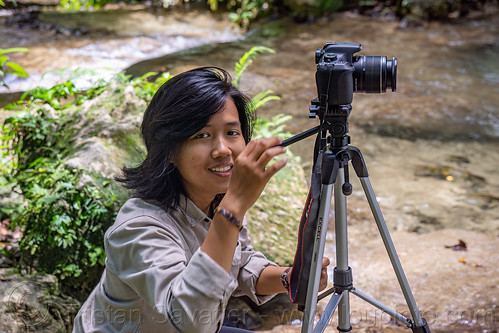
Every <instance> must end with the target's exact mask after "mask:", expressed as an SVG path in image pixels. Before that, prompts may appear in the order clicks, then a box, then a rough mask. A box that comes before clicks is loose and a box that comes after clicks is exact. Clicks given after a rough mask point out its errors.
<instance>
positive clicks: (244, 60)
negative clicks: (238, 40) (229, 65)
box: [232, 46, 275, 88]
mask: <svg viewBox="0 0 499 333" xmlns="http://www.w3.org/2000/svg"><path fill="white" fill-rule="evenodd" d="M263 52H269V53H273V54H275V51H274V50H273V49H271V48H269V47H265V46H253V47H252V48H251V49H250V50H249V51H248V52H246V53H244V54H243V56H242V57H241V58H240V59H239V61H238V62H236V65H235V68H234V69H235V71H236V77H235V78H234V80H233V81H232V84H233V85H234V87H236V88H237V87H238V86H239V80H240V79H241V76H242V75H243V73H244V72H245V71H246V69H248V67H249V66H250V65H251V64H252V63H253V60H254V59H255V58H256V57H257V56H258V54H259V53H263Z"/></svg>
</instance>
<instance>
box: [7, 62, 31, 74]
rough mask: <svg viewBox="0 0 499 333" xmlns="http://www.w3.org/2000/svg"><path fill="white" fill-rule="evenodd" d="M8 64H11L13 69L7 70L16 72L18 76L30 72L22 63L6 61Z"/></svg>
mask: <svg viewBox="0 0 499 333" xmlns="http://www.w3.org/2000/svg"><path fill="white" fill-rule="evenodd" d="M5 65H6V66H9V67H10V68H11V69H12V70H10V71H9V70H7V71H6V72H7V73H12V74H15V75H17V76H21V77H27V76H28V72H26V71H25V70H24V68H22V67H21V66H20V65H18V64H16V63H15V62H6V63H5Z"/></svg>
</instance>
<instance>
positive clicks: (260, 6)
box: [229, 0, 274, 29]
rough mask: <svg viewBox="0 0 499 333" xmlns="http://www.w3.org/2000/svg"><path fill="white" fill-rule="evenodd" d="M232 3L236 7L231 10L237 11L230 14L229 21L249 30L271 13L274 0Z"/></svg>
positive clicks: (244, 0)
mask: <svg viewBox="0 0 499 333" xmlns="http://www.w3.org/2000/svg"><path fill="white" fill-rule="evenodd" d="M230 3H232V4H234V5H233V6H229V8H231V9H235V12H232V13H230V14H229V19H230V20H231V21H233V22H234V23H236V24H237V25H239V26H240V27H241V28H246V29H247V28H249V26H250V25H251V23H252V22H253V21H255V20H256V19H258V18H261V17H264V16H265V15H267V14H268V13H270V11H271V9H272V7H273V5H274V0H242V1H233V2H230ZM236 4H237V5H236Z"/></svg>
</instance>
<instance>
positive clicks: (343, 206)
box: [334, 168, 352, 332]
mask: <svg viewBox="0 0 499 333" xmlns="http://www.w3.org/2000/svg"><path fill="white" fill-rule="evenodd" d="M342 171H344V169H343V168H341V169H340V172H338V175H337V178H336V182H335V183H334V215H335V216H334V217H335V226H334V227H335V234H336V270H337V271H339V272H347V271H349V267H348V235H347V200H346V196H345V195H344V194H343V190H342V187H343V184H344V183H345V173H344V172H342ZM334 282H335V283H336V282H337V281H334ZM343 294H344V295H343V297H342V298H341V300H340V303H339V305H338V330H339V331H340V332H350V331H351V330H352V327H351V326H350V298H349V296H350V295H349V293H348V292H346V293H343Z"/></svg>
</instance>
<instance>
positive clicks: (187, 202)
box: [179, 194, 211, 227]
mask: <svg viewBox="0 0 499 333" xmlns="http://www.w3.org/2000/svg"><path fill="white" fill-rule="evenodd" d="M179 210H180V211H182V212H183V213H184V214H185V217H186V218H187V222H189V224H190V225H191V227H194V226H195V225H197V224H200V223H208V222H211V219H210V218H209V217H208V216H207V215H206V214H205V213H204V212H203V211H202V210H201V209H199V208H198V206H196V205H195V204H194V202H192V200H191V199H189V198H188V197H187V196H185V195H183V194H180V201H179Z"/></svg>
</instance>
